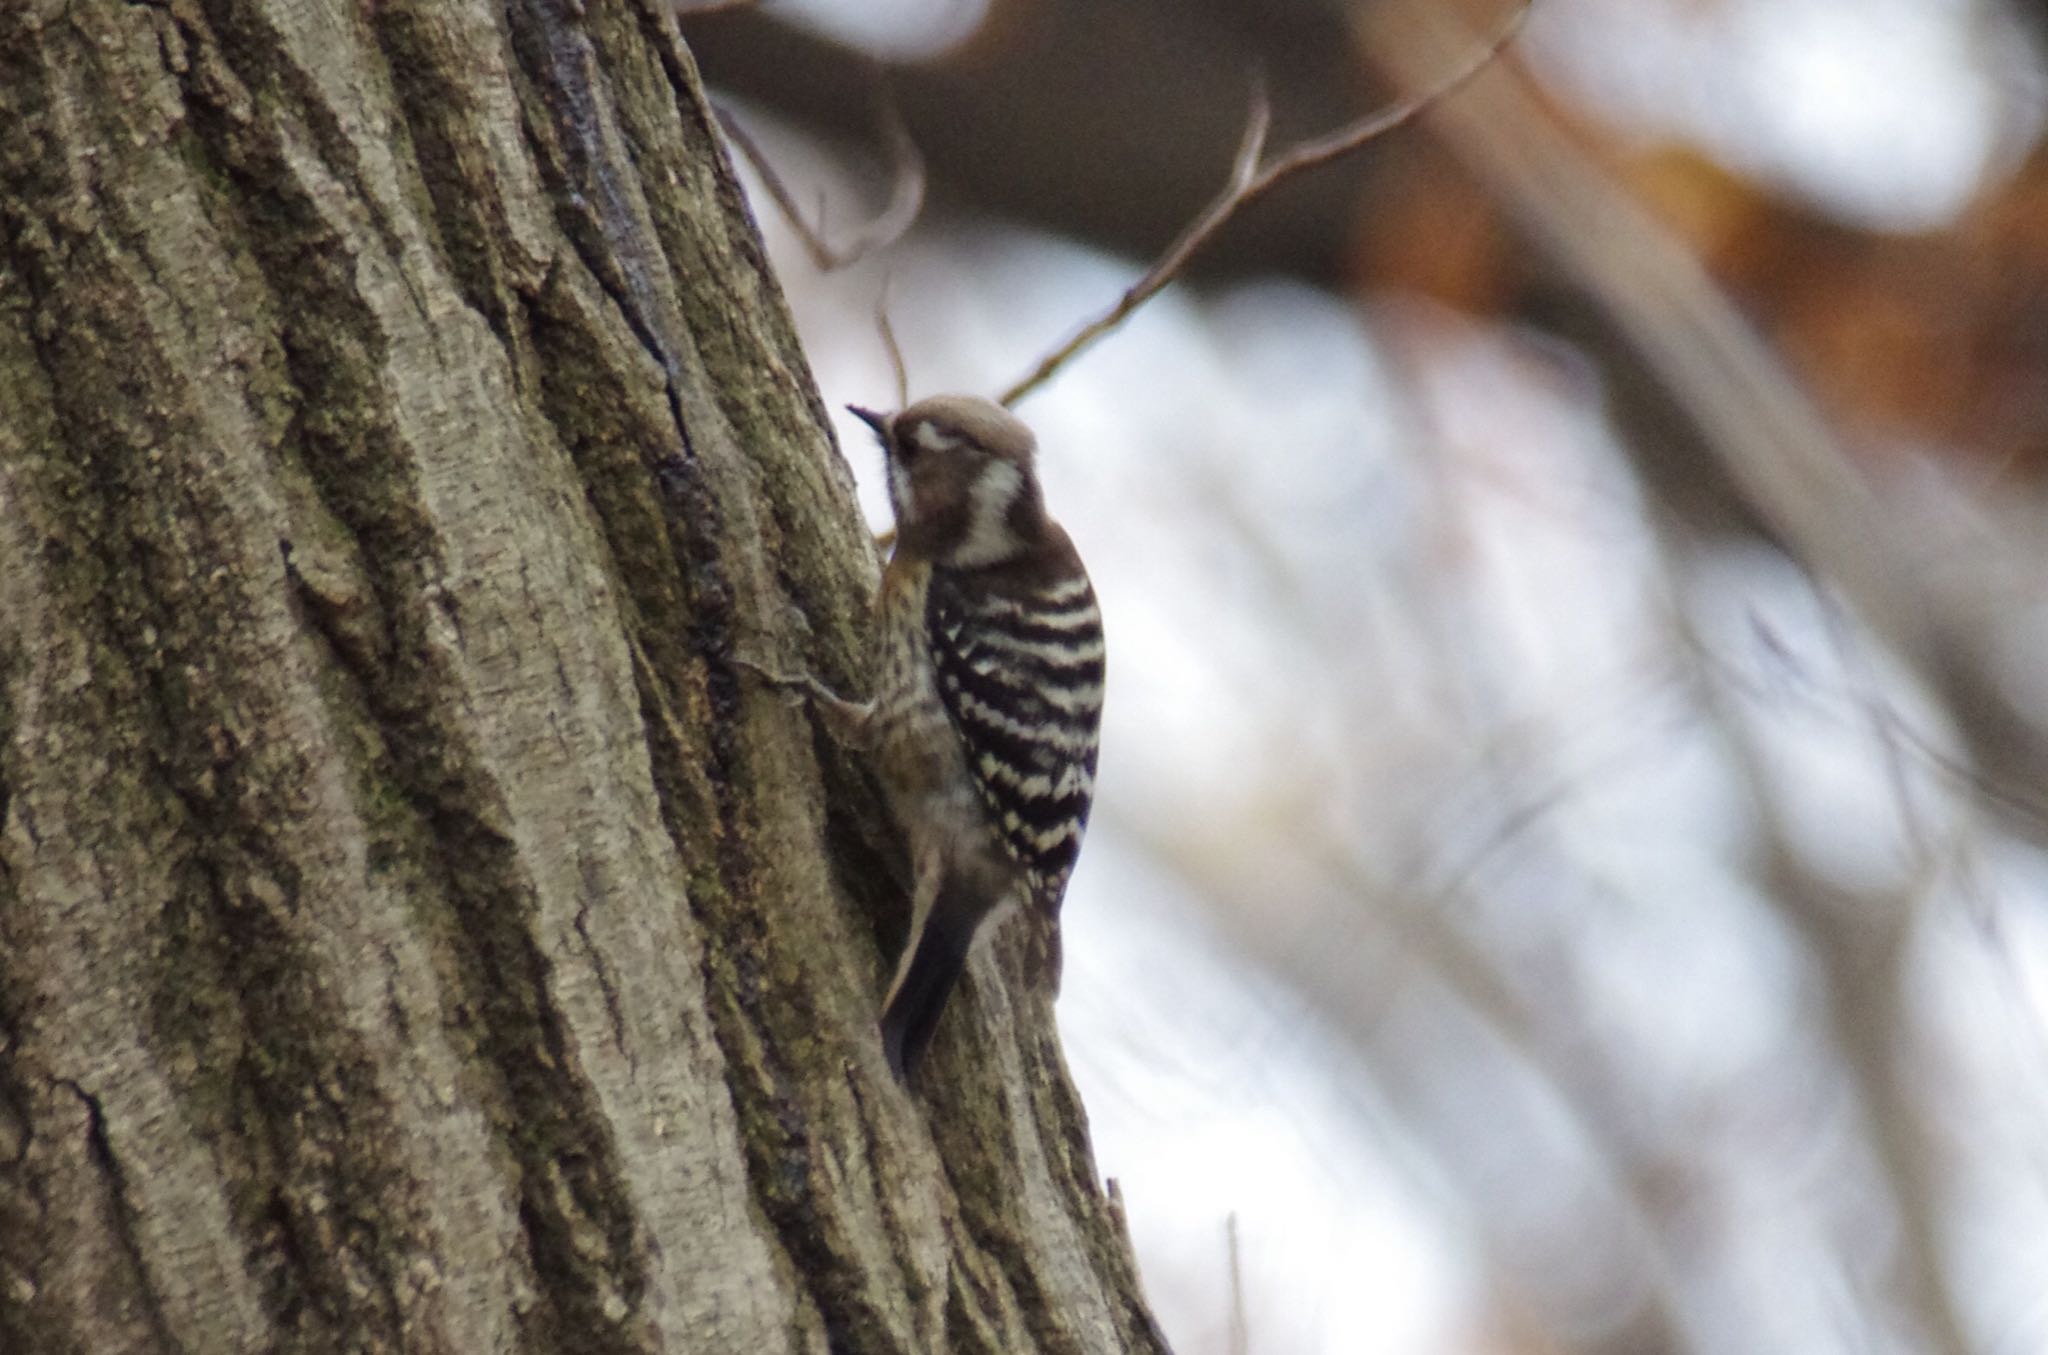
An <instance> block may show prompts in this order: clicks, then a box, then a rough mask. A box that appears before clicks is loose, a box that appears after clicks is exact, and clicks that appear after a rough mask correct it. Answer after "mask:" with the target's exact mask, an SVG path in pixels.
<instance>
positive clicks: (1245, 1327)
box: [1223, 1209, 1252, 1355]
mask: <svg viewBox="0 0 2048 1355" xmlns="http://www.w3.org/2000/svg"><path fill="white" fill-rule="evenodd" d="M1223 1241H1224V1245H1225V1246H1226V1247H1228V1248H1229V1254H1230V1342H1229V1346H1228V1349H1229V1351H1230V1355H1247V1352H1248V1351H1250V1350H1251V1346H1252V1332H1251V1325H1250V1324H1249V1323H1248V1322H1246V1321H1245V1316H1244V1249H1243V1247H1241V1246H1240V1245H1239V1244H1238V1240H1237V1211H1236V1210H1234V1209H1233V1210H1232V1211H1231V1212H1230V1216H1229V1217H1228V1218H1226V1219H1224V1220H1223Z"/></svg>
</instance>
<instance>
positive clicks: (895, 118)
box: [716, 68, 925, 273]
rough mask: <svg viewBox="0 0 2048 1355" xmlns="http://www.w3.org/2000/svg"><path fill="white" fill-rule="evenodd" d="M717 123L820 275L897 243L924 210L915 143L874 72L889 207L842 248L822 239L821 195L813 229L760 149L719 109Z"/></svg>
mask: <svg viewBox="0 0 2048 1355" xmlns="http://www.w3.org/2000/svg"><path fill="white" fill-rule="evenodd" d="M716 111H717V114H718V125H719V126H720V127H721V128H722V129H724V131H725V136H726V140H728V141H730V142H732V144H733V146H734V147H735V148H736V149H737V150H738V151H739V152H740V154H741V155H743V156H745V157H746V160H747V163H748V164H750V165H752V166H753V167H754V173H755V174H757V175H759V176H760V179H761V186H762V187H763V188H765V189H767V190H768V196H769V197H770V198H772V199H774V202H775V206H776V207H777V209H779V210H780V211H781V213H782V215H783V218H784V219H785V220H787V221H788V222H789V225H790V229H791V230H793V231H795V232H796V237H797V239H798V240H799V241H800V242H801V243H802V244H803V247H804V252H805V253H806V254H808V255H810V257H811V263H812V264H813V265H814V266H815V267H816V268H817V269H818V271H819V272H821V273H833V272H837V271H838V270H839V269H842V268H845V267H847V266H848V265H849V264H854V263H858V262H859V261H860V260H862V259H865V258H867V257H868V256H869V255H870V254H875V253H878V252H880V251H881V250H884V249H887V248H888V247H889V246H890V245H893V244H895V243H896V242H897V241H898V240H901V239H902V238H903V236H904V235H905V234H906V233H907V232H908V231H909V230H910V228H911V227H912V226H913V225H915V224H917V218H918V214H919V213H921V212H922V211H923V210H924V190H925V169H924V156H923V155H921V154H920V153H919V152H918V149H917V143H916V142H915V141H913V140H911V137H910V128H909V127H907V126H906V125H904V122H903V113H902V110H901V109H899V108H897V106H896V99H895V96H894V95H892V94H891V93H890V92H889V84H888V81H887V80H886V79H885V78H884V77H883V76H882V75H881V73H880V69H879V68H877V70H876V75H875V119H876V121H877V122H878V123H879V124H880V128H881V133H882V142H883V145H884V147H885V148H886V150H887V152H888V157H889V203H888V205H887V206H886V207H884V208H883V209H882V211H881V214H880V215H879V216H877V217H875V218H874V219H873V220H872V221H870V222H868V224H867V225H866V226H864V227H862V228H861V229H860V231H859V232H857V233H856V234H855V235H854V237H853V239H851V240H850V241H848V242H847V243H846V244H844V245H833V244H831V243H830V242H829V241H827V240H826V239H825V201H824V197H823V195H822V194H821V195H820V197H819V200H818V224H817V225H816V226H813V225H811V224H810V222H808V221H806V220H805V219H804V214H803V211H802V210H801V209H800V208H799V207H798V206H797V204H796V195H795V194H794V193H792V192H790V190H789V185H788V184H786V183H784V182H783V181H782V176H781V175H780V174H777V173H776V172H775V167H774V166H773V165H772V164H770V163H769V162H768V157H767V156H766V155H764V154H763V153H762V151H761V148H760V147H759V146H758V145H756V144H755V142H754V139H753V138H752V137H751V136H749V135H748V134H747V130H746V128H744V127H742V126H741V125H740V122H739V119H737V118H735V117H734V116H733V115H732V113H731V112H730V111H729V110H727V109H724V108H720V109H717V110H716Z"/></svg>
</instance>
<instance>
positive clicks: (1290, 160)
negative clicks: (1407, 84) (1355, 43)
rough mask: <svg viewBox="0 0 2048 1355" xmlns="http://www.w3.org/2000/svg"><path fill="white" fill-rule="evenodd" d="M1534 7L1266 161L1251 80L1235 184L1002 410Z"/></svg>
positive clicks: (1469, 71)
mask: <svg viewBox="0 0 2048 1355" xmlns="http://www.w3.org/2000/svg"><path fill="white" fill-rule="evenodd" d="M1535 4H1536V0H1521V2H1520V3H1519V4H1517V5H1516V6H1515V9H1514V11H1513V12H1512V13H1511V14H1509V15H1508V17H1507V19H1506V20H1505V21H1504V22H1503V23H1502V24H1501V26H1500V28H1499V29H1498V30H1497V31H1496V32H1495V33H1494V35H1493V37H1492V38H1491V39H1490V40H1489V41H1488V42H1487V43H1486V45H1485V46H1483V47H1481V48H1479V49H1478V50H1477V51H1476V52H1474V53H1473V55H1472V56H1471V57H1470V58H1469V59H1468V60H1467V61H1466V62H1465V64H1463V65H1462V66H1460V67H1458V69H1457V70H1455V71H1453V72H1451V73H1450V74H1449V75H1448V76H1446V77H1445V78H1444V79H1443V80H1441V81H1439V82H1438V83H1437V84H1435V85H1433V86H1431V87H1430V88H1429V89H1426V90H1424V91H1422V92H1421V93H1420V94H1414V95H1410V96H1409V97H1408V98H1405V99H1398V100H1396V101H1395V102H1393V103H1391V104H1389V105H1387V106H1386V107H1385V108H1382V109H1380V110H1378V111H1377V112H1374V113H1369V114H1367V115H1366V116H1365V117H1363V118H1360V119H1359V120H1358V121H1356V122H1353V123H1348V124H1346V125H1345V126H1343V127H1339V128H1337V129H1336V130H1335V131H1331V132H1326V133H1324V134H1323V135H1322V136H1318V137H1311V138H1309V139H1308V140H1306V141H1301V142H1297V143H1296V144H1294V145H1293V146H1290V147H1289V148H1288V149H1287V150H1285V151H1283V152H1281V153H1280V154H1279V155H1278V156H1276V157H1274V158H1273V159H1272V160H1270V161H1268V160H1266V159H1265V153H1266V134H1267V132H1268V130H1269V129H1270V128H1271V126H1272V117H1273V110H1272V106H1271V104H1270V103H1269V101H1268V100H1267V98H1266V90H1265V85H1264V82H1263V81H1256V82H1254V86H1253V90H1252V99H1251V112H1250V115H1249V116H1248V117H1247V118H1246V120H1245V129H1244V137H1243V139H1242V140H1241V141H1240V142H1239V143H1238V148H1237V156H1236V158H1235V159H1234V160H1233V161H1232V162H1231V169H1230V180H1229V182H1228V183H1227V184H1226V185H1225V186H1224V189H1223V191H1222V192H1221V193H1219V194H1218V195H1217V196H1216V197H1215V198H1214V199H1213V200H1212V201H1211V202H1210V203H1209V205H1208V206H1207V207H1205V208H1203V209H1202V212H1201V214H1200V215H1199V216H1197V217H1196V218H1195V219H1194V220H1193V221H1192V222H1190V223H1188V227H1187V229H1186V230H1184V231H1182V232H1181V233H1180V236H1179V238H1177V239H1176V240H1174V242H1173V243H1172V244H1170V245H1168V246H1167V247H1166V251H1165V252H1164V253H1162V254H1161V255H1160V256H1159V258H1158V260H1157V261H1156V262H1155V263H1154V264H1153V265H1152V267H1150V268H1149V269H1147V270H1146V271H1145V274H1144V276H1143V277H1140V278H1139V279H1138V280H1137V281H1136V282H1134V283H1132V284H1131V285H1130V286H1129V287H1128V288H1126V289H1125V290H1124V294H1123V295H1122V296H1120V297H1118V298H1117V301H1116V304H1115V305H1113V306H1111V307H1110V308H1109V309H1108V310H1106V311H1104V312H1103V313H1102V314H1101V315H1099V316H1097V317H1096V318H1095V319H1093V320H1090V321H1089V322H1088V323H1087V324H1085V325H1083V326H1081V328H1080V329H1078V330H1076V331H1075V332H1074V335H1073V337H1072V338H1070V339H1068V340H1067V341H1066V342H1065V343H1063V344H1061V345H1060V346H1059V347H1058V348H1055V349H1054V350H1053V351H1052V352H1050V353H1048V354H1046V356H1045V357H1044V358H1042V359H1040V360H1039V363H1038V365H1037V366H1036V367H1033V368H1032V369H1031V371H1030V373H1029V374H1028V375H1027V376H1025V377H1024V378H1023V379H1022V380H1021V381H1018V382H1017V383H1016V384H1015V385H1013V386H1011V387H1010V388H1009V389H1008V390H1006V391H1004V392H1003V393H1002V395H1001V396H1000V397H998V398H999V399H1000V401H1001V403H1002V404H1004V405H1005V406H1008V405H1014V404H1016V403H1017V402H1018V401H1019V400H1022V399H1023V398H1024V397H1025V396H1027V395H1029V394H1031V393H1032V392H1033V391H1035V390H1037V389H1038V388H1039V387H1040V386H1042V385H1044V384H1045V383H1046V382H1047V381H1050V380H1051V379H1052V378H1053V376H1054V375H1055V374H1056V373H1057V372H1058V371H1059V370H1060V368H1062V367H1064V366H1066V365H1067V364H1068V363H1069V362H1071V361H1073V359H1074V358H1075V357H1076V356H1078V355H1079V354H1080V353H1081V351H1082V350H1083V349H1085V348H1087V347H1088V346H1089V345H1091V344H1093V343H1094V342H1095V341H1096V340H1097V339H1100V338H1102V337H1103V336H1104V335H1105V334H1108V333H1110V332H1112V331H1113V330H1115V329H1116V328H1117V327H1118V326H1119V325H1121V324H1123V322H1124V321H1125V320H1127V319H1129V318H1130V316H1131V313H1132V312H1134V311H1136V310H1137V309H1138V307H1140V306H1142V305H1144V304H1145V303H1146V302H1147V301H1150V300H1151V299H1152V298H1153V297H1154V296H1156V295H1157V294H1158V293H1159V292H1161V291H1162V290H1164V289H1165V287H1166V285H1167V284H1168V283H1170V282H1172V281H1173V280H1174V279H1175V278H1176V277H1178V276H1180V274H1181V271H1182V270H1183V269H1185V268H1186V267H1187V264H1188V260H1190V259H1192V258H1193V257H1194V256H1195V254H1196V252H1197V251H1199V250H1200V249H1201V248H1202V247H1203V246H1204V245H1206V244H1208V243H1209V241H1210V240H1212V239H1213V238H1215V235H1216V233H1217V232H1218V231H1220V230H1222V229H1223V227H1224V226H1225V225H1227V224H1229V222H1230V219H1231V218H1232V217H1234V216H1236V215H1237V214H1238V213H1239V212H1240V211H1242V210H1244V208H1246V207H1248V206H1250V205H1251V204H1252V203H1254V202H1257V201H1258V200H1259V199H1260V198H1262V197H1264V196H1265V195H1266V194H1268V193H1270V192H1272V191H1273V190H1274V189H1275V188H1277V187H1279V186H1280V185H1281V184H1282V183H1285V182H1286V181H1287V180H1288V179H1291V178H1293V177H1294V176H1295V175H1297V174H1301V173H1304V172H1306V171H1308V170H1311V169H1317V168H1320V167H1321V166H1323V165H1327V164H1329V163H1330V162H1331V161H1333V160H1338V159H1341V158H1342V157H1344V156H1346V155H1349V154H1350V153H1351V152H1352V151H1355V150H1357V149H1358V148H1359V147H1361V146H1363V145H1365V144H1366V143H1367V142H1369V141H1372V140H1374V139H1376V138H1378V137H1382V136H1385V135H1386V134H1387V133H1388V132H1391V131H1394V130H1396V129H1398V128H1401V127H1405V126H1406V125H1407V124H1409V123H1411V122H1413V121H1414V120H1415V119H1416V118H1417V117H1419V116H1420V115H1422V114H1423V113H1425V112H1427V111H1428V110H1429V109H1430V108H1431V107H1433V106H1434V105H1436V104H1437V103H1439V102H1441V101H1442V100H1444V99H1446V98H1449V97H1450V96H1451V95H1452V94H1455V93H1456V92H1457V91H1458V89H1459V88H1460V87H1461V86H1463V85H1464V84H1465V83H1466V82H1467V81H1469V80H1471V79H1472V77H1473V76H1475V75H1477V74H1479V72H1481V71H1483V70H1485V69H1486V68H1487V67H1488V66H1489V65H1491V64H1492V63H1493V59H1494V58H1495V57H1497V56H1499V55H1500V53H1501V51H1502V49H1503V48H1505V47H1506V46H1507V45H1508V44H1509V43H1510V42H1512V41H1514V39H1515V35H1516V34H1517V33H1519V32H1521V31H1522V25H1523V23H1524V22H1526V21H1527V19H1528V17H1529V11H1530V10H1532V9H1534V8H1535Z"/></svg>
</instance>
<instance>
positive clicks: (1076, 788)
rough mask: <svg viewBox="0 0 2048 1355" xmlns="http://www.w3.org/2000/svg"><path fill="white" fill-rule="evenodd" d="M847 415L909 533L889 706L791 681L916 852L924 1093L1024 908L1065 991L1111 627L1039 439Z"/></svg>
mask: <svg viewBox="0 0 2048 1355" xmlns="http://www.w3.org/2000/svg"><path fill="white" fill-rule="evenodd" d="M848 408H849V409H850V410H851V411H852V413H853V414H854V415H855V417H857V418H859V419H860V420H861V421H862V422H863V423H865V424H867V425H868V427H870V428H871V429H873V430H874V432H875V436H876V437H877V438H878V439H879V441H880V442H881V444H882V452H883V458H884V461H885V462H886V468H887V482H888V492H889V505H890V509H891V511H892V513H893V515H894V518H895V524H896V526H895V533H894V541H893V546H892V547H891V551H890V555H889V559H888V561H887V563H886V564H885V565H884V567H883V570H882V578H881V584H880V587H879V588H878V590H877V593H876V597H875V601H874V607H873V612H872V619H873V628H872V636H873V643H874V645H875V649H876V653H875V655H874V657H875V661H876V662H875V671H876V673H877V677H876V682H875V690H874V694H873V696H872V697H870V698H869V699H868V700H866V701H859V702H856V701H852V700H848V699H846V698H843V697H840V696H839V695H837V694H836V693H833V692H832V691H830V690H829V689H828V688H826V687H825V686H824V684H822V683H819V682H817V681H816V680H815V679H811V678H798V679H793V680H792V679H778V680H782V681H787V682H790V683H791V684H792V685H795V686H800V687H802V688H804V689H805V690H806V691H807V692H808V693H809V695H810V697H811V699H812V702H813V705H814V707H816V708H817V709H818V710H819V711H820V713H821V716H822V718H824V719H825V721H826V723H827V725H828V726H829V727H830V728H831V729H832V731H833V732H834V733H835V735H836V736H837V737H838V738H840V739H841V741H842V742H844V743H846V744H848V745H849V746H852V747H856V748H859V749H862V750H864V751H865V752H866V753H868V754H869V755H870V757H871V758H872V763H873V767H874V770H875V772H876V775H877V779H878V781H879V782H880V783H881V786H882V789H883V791H884V796H885V798H886V800H887V801H888V803H889V806H890V808H891V810H892V811H893V813H894V816H895V818H896V820H897V822H898V823H899V825H900V826H901V828H902V830H903V833H904V836H905V839H906V842H907V844H908V847H909V854H910V866H911V871H910V878H911V895H912V897H911V925H910V931H909V935H908V938H907V940H906V942H905V944H904V948H903V951H902V954H901V956H900V958H899V960H898V962H897V966H896V972H895V977H894V979H893V980H892V981H891V983H890V985H889V988H888V991H887V994H886V996H885V997H884V999H883V1002H882V1016H881V1036H882V1047H883V1054H884V1056H885V1058H886V1060H887V1062H888V1065H889V1068H890V1070H891V1072H892V1073H894V1074H895V1076H896V1077H897V1078H898V1080H899V1081H904V1082H907V1081H908V1080H909V1078H910V1076H911V1074H912V1072H913V1071H914V1070H915V1069H916V1067H917V1065H918V1062H919V1060H920V1059H922V1058H923V1056H924V1054H925V1052H926V1050H927V1049H928V1048H929V1046H930V1045H931V1041H932V1036H933V1033H934V1032H935V1030H936V1029H937V1027H938V1022H939V1016H940V1014H941V1012H942V1011H943V1010H944V1008H945V1005H946V1000H947V998H948V997H949V996H950V995H951V994H952V992H953V989H954V986H955V985H956V984H957V983H958V982H959V979H960V976H961V974H962V973H963V972H964V971H965V969H966V966H967V960H968V956H969V955H970V953H971V951H972V948H973V944H974V941H975V938H976V937H977V936H978V935H980V934H981V933H982V932H983V929H984V928H985V927H986V926H987V924H988V923H989V922H990V921H991V920H992V919H994V918H996V917H997V916H999V915H1000V914H1001V913H1003V912H1004V911H1005V910H1007V909H1008V908H1010V907H1012V906H1020V907H1022V908H1024V909H1025V910H1027V913H1028V915H1029V916H1030V918H1031V922H1032V927H1033V933H1032V934H1033V937H1034V943H1035V944H1034V953H1035V954H1036V955H1037V957H1038V963H1037V965H1036V967H1037V968H1038V970H1039V971H1040V972H1041V973H1045V972H1047V971H1049V972H1050V979H1051V982H1052V983H1053V984H1054V985H1057V982H1058V968H1059V942H1058V935H1059V934H1058V917H1059V909H1060V904H1061V901H1062V899H1063V898H1064V896H1065V893H1066V887H1067V881H1068V878H1069V876H1070V875H1071V874H1072V873H1073V869H1074V863H1075V860H1076V858H1077V857H1078V856H1079V854H1080V850H1081V840H1082V837H1083V834H1084V833H1085V832H1086V829H1087V825H1088V811H1089V807H1090V805H1091V804H1092V802H1093V800H1094V794H1095V765H1096V754H1097V749H1098V745H1099V741H1100V739H1099V735H1100V729H1101V719H1102V696H1103V677H1104V673H1105V667H1104V657H1105V656H1104V650H1103V639H1102V614H1101V611H1100V608H1099V607H1098V605H1097V603H1096V598H1095V589H1094V586H1093V584H1092V583H1091V582H1090V580H1089V577H1088V571H1087V569H1086V568H1085V567H1084V566H1083V565H1082V563H1081V557H1080V554H1079V552H1077V551H1076V550H1075V548H1074V544H1073V541H1072V539H1071V538H1070V537H1069V536H1068V535H1067V533H1066V531H1065V530H1064V529H1063V528H1062V527H1061V526H1060V525H1059V524H1058V523H1057V522H1055V521H1054V520H1053V519H1052V517H1051V516H1050V515H1049V514H1048V513H1047V512H1046V507H1045V495H1044V491H1043V489H1042V488H1041V486H1040V483H1039V479H1038V470H1037V464H1036V463H1037V442H1036V439H1035V438H1034V437H1033V435H1032V433H1031V430H1030V428H1029V427H1027V426H1026V425H1025V424H1024V423H1023V421H1022V420H1020V419H1018V418H1017V417H1016V416H1015V415H1013V414H1011V413H1010V412H1009V411H1008V410H1006V409H1004V408H1003V407H1002V406H1001V405H999V404H996V403H995V402H994V401H992V400H987V399H983V398H981V397H979V396H972V395H939V396H932V397H929V398H926V399H923V400H919V401H917V402H916V403H914V404H911V405H909V406H907V407H906V408H904V409H902V410H901V411H899V412H897V413H894V414H887V413H879V412H877V411H874V410H871V409H863V408H861V407H859V406H857V405H850V406H848ZM769 676H771V677H773V676H774V675H773V674H769Z"/></svg>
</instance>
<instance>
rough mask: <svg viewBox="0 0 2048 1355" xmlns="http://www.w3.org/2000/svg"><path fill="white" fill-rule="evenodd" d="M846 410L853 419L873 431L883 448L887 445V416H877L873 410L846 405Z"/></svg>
mask: <svg viewBox="0 0 2048 1355" xmlns="http://www.w3.org/2000/svg"><path fill="white" fill-rule="evenodd" d="M846 409H847V412H848V413H850V414H852V415H853V417H854V418H856V419H859V420H860V421H861V422H862V423H864V424H866V425H867V426H868V427H870V428H872V429H874V430H875V436H876V437H878V438H880V439H881V440H882V445H883V446H887V445H888V443H889V416H888V415H887V414H877V413H876V412H875V411H874V410H872V409H862V408H861V407H860V406H859V405H848V406H847V407H846Z"/></svg>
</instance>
